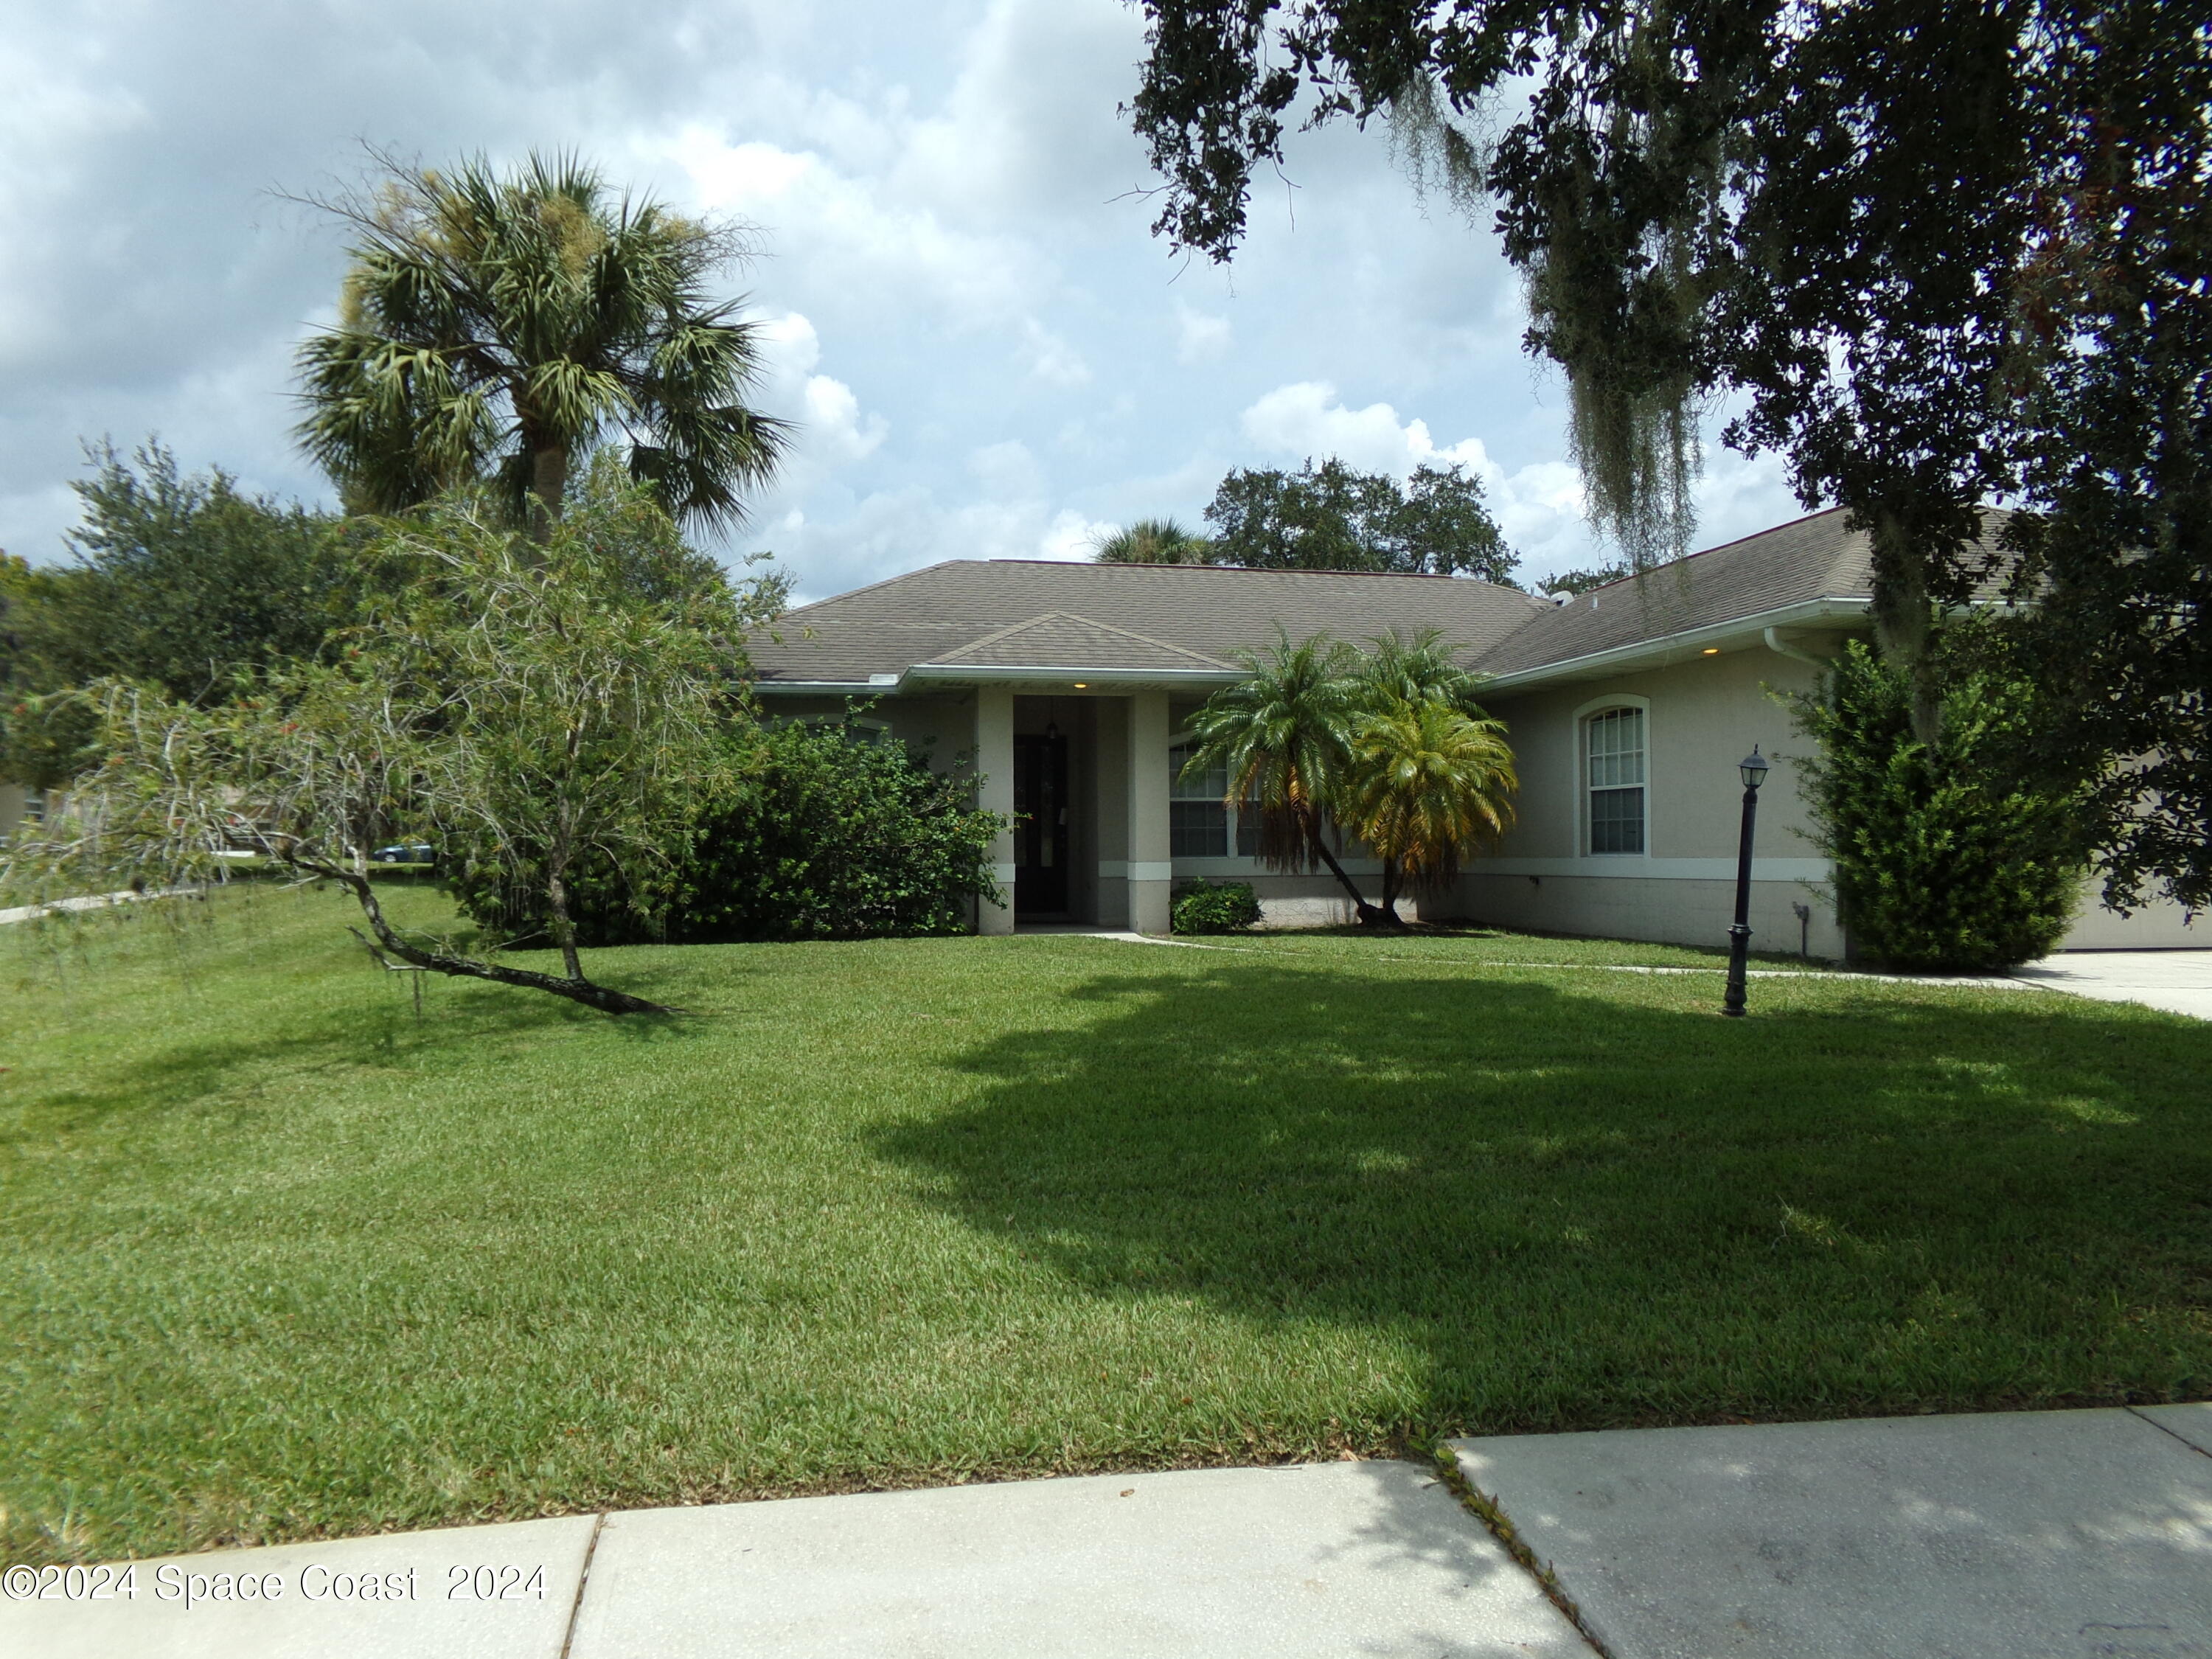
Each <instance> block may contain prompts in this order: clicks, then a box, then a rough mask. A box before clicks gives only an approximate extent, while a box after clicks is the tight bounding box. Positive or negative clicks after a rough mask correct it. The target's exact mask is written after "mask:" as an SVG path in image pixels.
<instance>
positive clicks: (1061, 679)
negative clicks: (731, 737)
mask: <svg viewBox="0 0 2212 1659" xmlns="http://www.w3.org/2000/svg"><path fill="white" fill-rule="evenodd" d="M1243 678H1244V671H1243V670H1242V669H1241V668H1071V667H1069V666H1067V665H1066V664H1064V663H1033V664H1001V663H976V664H969V663H929V662H925V663H917V664H915V665H914V666H913V667H911V668H908V669H907V670H905V671H903V672H901V673H897V674H871V675H870V676H869V677H868V678H866V679H865V680H783V679H757V680H755V681H754V682H753V683H752V689H753V690H755V691H756V692H758V693H761V694H763V695H766V696H791V697H832V696H877V697H882V696H896V695H897V694H898V693H899V692H901V691H902V690H906V689H907V688H908V686H909V685H911V684H915V682H920V683H921V684H925V685H928V684H935V685H986V684H1005V683H1006V682H1009V681H1013V682H1026V683H1029V684H1051V685H1066V684H1074V683H1076V682H1078V681H1080V682H1081V683H1083V684H1085V685H1086V686H1091V685H1127V686H1166V687H1169V688H1170V689H1172V688H1174V687H1176V686H1215V685H1234V684H1237V682H1238V681H1239V680H1241V679H1243Z"/></svg>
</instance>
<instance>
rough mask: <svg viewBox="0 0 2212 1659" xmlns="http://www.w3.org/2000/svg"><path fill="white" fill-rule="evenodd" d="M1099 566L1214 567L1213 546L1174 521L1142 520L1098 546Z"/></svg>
mask: <svg viewBox="0 0 2212 1659" xmlns="http://www.w3.org/2000/svg"><path fill="white" fill-rule="evenodd" d="M1091 561H1092V562H1093V563H1096V564H1211V563H1212V562H1213V544H1212V542H1211V541H1209V540H1207V539H1206V538H1205V537H1203V536H1194V535H1193V534H1191V532H1189V531H1188V530H1185V529H1184V528H1183V527H1182V526H1181V525H1179V524H1177V523H1176V521H1175V520H1173V519H1139V520H1137V521H1136V523H1134V524H1133V525H1131V526H1129V527H1128V528H1127V530H1117V531H1115V532H1114V533H1113V534H1112V535H1110V536H1109V537H1107V538H1105V539H1104V540H1103V541H1101V542H1100V543H1098V544H1097V548H1096V549H1095V550H1093V552H1092V553H1091Z"/></svg>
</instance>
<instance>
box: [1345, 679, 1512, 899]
mask: <svg viewBox="0 0 2212 1659" xmlns="http://www.w3.org/2000/svg"><path fill="white" fill-rule="evenodd" d="M1519 787H1520V780H1519V778H1518V777H1517V776H1516V775H1515V772H1514V766H1513V750H1512V746H1511V745H1510V744H1508V743H1507V742H1506V740H1505V723H1504V721H1503V720H1492V719H1489V718H1487V717H1486V716H1484V715H1482V714H1480V712H1478V713H1476V714H1468V713H1466V712H1464V711H1463V710H1462V709H1461V708H1457V707H1455V705H1454V704H1453V703H1452V702H1450V701H1449V700H1448V699H1446V698H1444V697H1442V696H1417V697H1405V696H1399V695H1397V694H1396V693H1395V691H1390V690H1385V691H1384V692H1383V696H1381V697H1380V698H1378V700H1377V706H1376V707H1375V708H1371V709H1370V711H1369V712H1368V713H1366V714H1363V715H1362V716H1361V717H1360V718H1359V720H1358V721H1357V722H1356V723H1355V725H1354V726H1353V727H1352V769H1351V771H1350V774H1349V775H1348V777H1347V779H1346V787H1345V791H1344V796H1343V799H1342V800H1341V802H1340V805H1339V808H1338V816H1339V818H1340V821H1341V822H1342V823H1343V825H1344V827H1345V829H1346V831H1347V832H1349V833H1350V834H1351V835H1352V836H1353V837H1354V838H1356V839H1357V840H1358V842H1360V843H1361V844H1362V845H1364V846H1365V847H1366V848H1368V850H1369V851H1370V852H1372V853H1373V854H1375V855H1376V857H1377V858H1379V859H1380V860H1383V915H1385V916H1386V917H1390V918H1395V915H1396V914H1397V908H1396V907H1397V898H1398V890H1399V885H1400V884H1401V882H1406V883H1410V884H1413V886H1415V887H1418V888H1420V889H1422V890H1425V891H1428V892H1431V893H1441V892H1445V891H1449V889H1450V887H1451V884H1452V883H1453V882H1454V881H1455V880H1456V879H1457V878H1458V876H1459V866H1460V858H1461V855H1462V854H1463V853H1465V852H1467V851H1468V850H1470V849H1472V848H1476V847H1479V846H1481V845H1484V844H1485V843H1487V842H1494V841H1496V840H1497V838H1498V836H1502V835H1504V833H1505V831H1506V829H1508V828H1510V826H1511V824H1512V823H1513V794H1514V792H1515V791H1516V790H1517V789H1518V788H1519Z"/></svg>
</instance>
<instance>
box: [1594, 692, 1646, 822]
mask: <svg viewBox="0 0 2212 1659" xmlns="http://www.w3.org/2000/svg"><path fill="white" fill-rule="evenodd" d="M1583 752H1584V755H1585V756H1586V757H1587V761H1586V768H1585V769H1586V772H1587V775H1588V779H1589V783H1588V787H1589V850H1590V851H1591V852H1592V853H1641V852H1642V851H1644V785H1645V781H1646V779H1645V768H1644V711H1643V710H1642V709H1641V708H1607V709H1603V710H1601V711H1600V712H1599V713H1597V714H1592V715H1591V716H1590V717H1589V719H1588V720H1584V721H1583Z"/></svg>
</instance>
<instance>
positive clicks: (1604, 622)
mask: <svg viewBox="0 0 2212 1659" xmlns="http://www.w3.org/2000/svg"><path fill="white" fill-rule="evenodd" d="M1844 517H1845V514H1844V509H1842V508H1841V507H1836V508H1832V509H1830V510H1829V511H1827V512H1825V513H1812V514H1810V515H1809V516H1808V517H1806V518H1802V519H1798V520H1795V521H1793V522H1791V523H1790V524H1785V525H1780V526H1776V527H1775V528H1774V529H1772V530H1765V531H1761V532H1759V534H1757V535H1755V536H1746V537H1744V538H1741V540H1738V541H1733V542H1729V543H1725V544H1723V545H1721V546H1719V547H1715V548H1711V549H1708V550H1705V552H1702V553H1693V554H1692V555H1690V556H1689V557H1687V558H1685V559H1677V560H1676V561H1674V562H1673V563H1671V564H1664V565H1661V566H1660V567H1658V568H1656V569H1654V570H1650V571H1647V572H1645V573H1644V574H1643V575H1641V576H1632V577H1630V578H1628V579H1627V580H1625V581H1618V582H1614V583H1613V584H1612V585H1611V586H1607V587H1601V588H1598V589H1596V590H1595V591H1594V592H1589V593H1587V594H1584V595H1583V596H1581V597H1580V598H1577V599H1575V600H1574V601H1573V603H1571V604H1570V605H1560V606H1554V605H1553V604H1552V603H1551V602H1550V601H1549V600H1547V599H1537V598H1534V596H1532V595H1529V594H1527V593H1522V592H1518V591H1517V590H1516V589H1513V588H1510V587H1498V586H1493V585H1492V584H1491V583H1488V582H1479V581H1474V580H1468V578H1466V577H1462V576H1388V575H1376V574H1368V573H1365V572H1355V571H1340V570H1225V569H1221V568H1216V567H1213V566H1210V565H1142V564H1063V563H1055V562H1050V561H1046V560H1032V559H991V560H981V559H955V560H951V561H948V562H945V563H943V564H936V565H932V566H930V567H929V568H927V569H925V570H917V571H915V572H913V573H912V574H908V575H904V576H894V577H892V578H891V579H890V580H888V581H882V582H878V583H876V584H874V585H873V586H869V587H862V588H856V589H854V591H853V592H850V593H841V594H839V595H837V596H836V598H835V599H823V600H821V601H820V602H818V603H817V604H814V605H803V606H801V607H800V608H799V609H798V610H796V611H791V612H789V613H788V614H787V615H786V616H785V617H783V618H782V619H781V620H780V621H779V622H778V623H776V625H775V632H776V633H777V634H778V635H781V643H778V642H776V641H775V640H772V639H770V638H769V637H768V635H765V634H758V635H754V637H753V640H752V641H751V644H750V651H751V654H752V659H753V663H754V665H755V667H756V668H757V670H758V671H759V672H760V675H761V678H762V679H763V680H764V681H766V682H769V683H770V684H775V683H777V682H783V683H787V684H788V683H805V682H810V681H813V682H827V683H832V684H865V683H866V681H867V680H868V678H869V677H870V676H871V675H876V676H885V675H897V674H902V673H903V672H905V671H907V670H908V669H909V668H913V667H916V666H918V665H922V664H931V665H936V666H939V667H945V668H952V667H957V666H962V665H967V666H972V667H986V666H1017V667H1037V668H1055V667H1056V668H1067V669H1071V670H1076V671H1085V670H1087V671H1104V670H1108V669H1127V670H1132V671H1143V670H1163V669H1166V670H1172V669H1178V668H1182V669H1190V668H1216V669H1218V668H1219V667H1220V666H1222V665H1223V659H1226V658H1228V657H1229V656H1231V654H1232V653H1234V652H1235V651H1236V650H1237V647H1261V646H1265V645H1266V644H1267V642H1268V641H1270V640H1272V639H1273V637H1274V632H1275V629H1276V627H1277V625H1278V624H1279V625H1280V626H1281V627H1283V628H1284V629H1286V630H1287V631H1288V632H1289V634H1290V635H1291V638H1293V639H1299V638H1303V637H1304V636H1305V635H1310V634H1318V633H1328V634H1333V635H1336V636H1337V637H1338V638H1339V639H1348V640H1353V641H1359V640H1364V639H1368V638H1370V637H1372V636H1375V635H1382V634H1389V633H1408V634H1410V633H1414V632H1418V631H1419V630H1420V629H1428V628H1434V629H1440V630H1442V632H1443V636H1444V638H1445V639H1446V640H1447V641H1449V642H1450V644H1451V645H1452V646H1454V647H1455V648H1456V650H1457V652H1458V655H1459V658H1460V660H1461V661H1462V662H1463V663H1465V664H1467V665H1468V666H1470V667H1474V668H1479V669H1481V670H1482V671H1485V672H1486V673H1492V674H1506V673H1514V672H1516V671H1527V670H1534V669H1541V668H1544V667H1547V666H1549V665H1553V664H1559V663H1566V662H1571V661H1573V660H1576V659H1580V658H1584V657H1589V656H1594V655H1595V654H1597V653H1601V652H1607V651H1614V650H1619V649H1621V648H1623V647H1632V646H1636V645H1638V644H1642V643H1644V642H1646V641H1654V640H1660V639H1665V638H1668V637H1669V636H1671V635H1678V634H1685V633H1689V632H1691V631H1692V630H1694V629H1703V628H1711V627H1717V626H1720V625H1722V624H1725V623H1730V622H1734V621H1737V620H1741V619H1748V618H1751V617H1758V616H1761V615H1764V614H1766V613H1770V612H1773V611H1782V610H1784V609H1786V608H1787V607H1789V606H1791V605H1799V604H1802V603H1804V602H1806V601H1808V600H1814V599H1866V598H1868V597H1869V595H1870V594H1871V593H1872V591H1873V580H1872V579H1873V559H1872V550H1871V549H1870V548H1869V544H1868V538H1867V536H1866V533H1865V532H1863V531H1847V530H1845V529H1844ZM1995 580H1996V578H1994V577H1992V578H1990V583H1992V584H1993V583H1994V582H1995ZM1987 591H1990V592H1994V587H1993V586H1990V587H1989V588H1988V590H1987Z"/></svg>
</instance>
